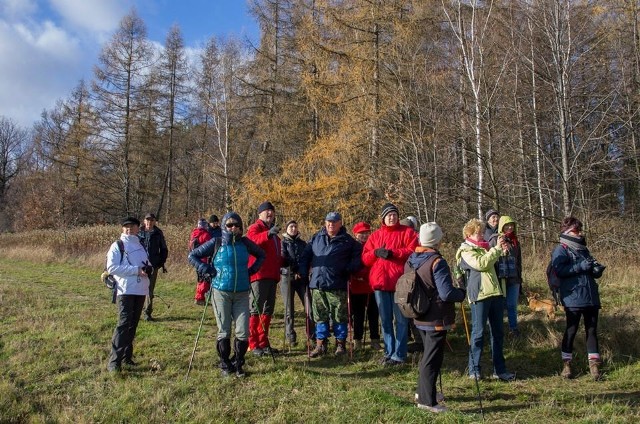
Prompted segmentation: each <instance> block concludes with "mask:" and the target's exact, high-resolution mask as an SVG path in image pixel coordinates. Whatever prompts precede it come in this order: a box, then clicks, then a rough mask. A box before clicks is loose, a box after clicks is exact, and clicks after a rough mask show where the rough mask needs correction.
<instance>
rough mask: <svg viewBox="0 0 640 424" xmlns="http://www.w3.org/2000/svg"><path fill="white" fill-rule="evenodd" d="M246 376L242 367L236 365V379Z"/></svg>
mask: <svg viewBox="0 0 640 424" xmlns="http://www.w3.org/2000/svg"><path fill="white" fill-rule="evenodd" d="M245 375H246V374H245V373H244V369H243V368H242V365H236V377H238V378H243V377H244V376H245Z"/></svg>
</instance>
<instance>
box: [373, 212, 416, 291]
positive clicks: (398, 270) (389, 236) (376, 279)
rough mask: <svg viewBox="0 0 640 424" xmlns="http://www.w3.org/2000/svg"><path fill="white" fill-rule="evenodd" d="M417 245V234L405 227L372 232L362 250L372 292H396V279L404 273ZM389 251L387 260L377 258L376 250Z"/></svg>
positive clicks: (384, 226) (395, 226)
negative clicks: (368, 268) (368, 269)
mask: <svg viewBox="0 0 640 424" xmlns="http://www.w3.org/2000/svg"><path fill="white" fill-rule="evenodd" d="M417 245H418V234H417V233H416V232H415V231H414V230H413V229H412V228H411V227H407V226H406V225H401V224H395V225H392V226H390V227H389V226H386V225H384V224H382V226H381V227H380V228H379V229H377V230H376V231H374V232H373V233H372V234H371V235H370V236H369V239H368V240H367V242H366V243H365V245H364V249H363V250H362V263H363V264H364V265H365V266H368V267H371V271H370V272H369V286H371V288H372V289H373V290H382V291H389V292H394V291H396V283H397V282H398V278H400V276H401V275H402V274H403V273H404V264H405V262H407V258H409V255H411V254H412V253H413V251H414V250H415V248H416V246H417ZM381 247H383V248H385V249H389V250H391V254H392V256H391V257H390V258H389V259H382V258H378V257H377V256H376V255H375V253H374V251H375V250H376V249H378V248H381Z"/></svg>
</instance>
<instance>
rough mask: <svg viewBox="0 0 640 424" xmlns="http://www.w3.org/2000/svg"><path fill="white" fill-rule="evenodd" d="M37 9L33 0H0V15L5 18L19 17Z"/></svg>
mask: <svg viewBox="0 0 640 424" xmlns="http://www.w3.org/2000/svg"><path fill="white" fill-rule="evenodd" d="M37 10H38V6H37V4H36V1H35V0H0V12H2V13H0V15H2V16H6V17H7V19H19V18H21V17H23V16H28V15H31V14H32V13H35V12H36V11H37Z"/></svg>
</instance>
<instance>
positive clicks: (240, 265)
mask: <svg viewBox="0 0 640 424" xmlns="http://www.w3.org/2000/svg"><path fill="white" fill-rule="evenodd" d="M230 218H232V219H234V220H236V221H237V222H239V223H240V228H241V230H243V229H244V228H243V226H242V219H241V218H240V215H238V214H237V213H235V212H229V213H227V214H225V215H224V216H223V217H222V221H221V222H222V236H221V237H216V238H213V239H211V240H209V241H208V242H206V243H205V244H203V245H201V246H199V247H198V248H196V249H194V250H192V251H191V253H190V254H189V262H190V263H191V265H192V266H193V267H195V268H196V270H197V271H198V273H199V274H202V275H204V274H209V275H212V276H214V277H213V278H212V280H211V284H212V286H213V288H215V289H216V290H221V291H227V292H234V293H235V292H243V291H247V290H249V288H250V286H249V284H250V283H249V276H250V275H252V274H255V273H256V272H257V271H258V270H259V269H260V267H261V266H262V263H263V262H264V259H265V253H264V250H262V249H261V248H260V247H259V246H258V245H257V244H255V243H254V242H252V241H251V240H249V239H248V238H246V237H244V236H234V234H233V233H232V232H230V231H228V230H227V227H226V226H225V225H224V223H226V222H227V220H228V219H230ZM216 241H217V243H218V245H219V246H220V248H219V249H218V252H217V253H216V252H215V249H216ZM214 253H216V255H215V257H214V258H211V256H212V255H213V254H214ZM249 255H251V256H254V257H255V258H256V261H255V262H254V263H253V265H251V267H248V264H249ZM201 258H210V260H208V261H207V262H208V263H202V262H201V261H200V259H201Z"/></svg>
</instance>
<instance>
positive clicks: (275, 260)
mask: <svg viewBox="0 0 640 424" xmlns="http://www.w3.org/2000/svg"><path fill="white" fill-rule="evenodd" d="M247 238H248V239H249V240H251V241H252V242H254V243H255V244H257V245H258V246H260V248H262V250H264V252H265V254H266V257H265V260H264V262H263V263H262V267H260V269H259V270H258V272H256V273H255V274H253V275H252V276H251V282H252V283H253V282H254V281H257V280H265V279H267V280H275V281H280V267H281V266H282V247H281V245H280V237H278V236H273V237H269V227H267V224H265V223H264V222H263V221H262V220H261V219H257V220H256V222H254V223H253V224H251V225H250V226H249V228H248V229H247ZM255 261H256V258H254V257H253V256H250V257H249V267H251V265H253V263H254V262H255Z"/></svg>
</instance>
